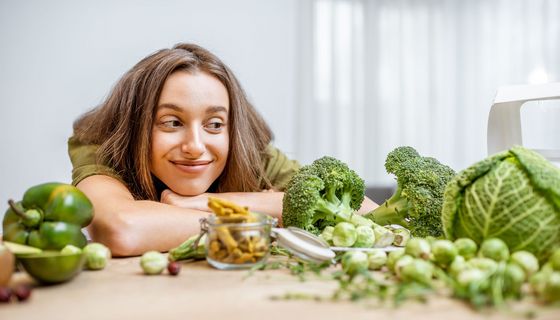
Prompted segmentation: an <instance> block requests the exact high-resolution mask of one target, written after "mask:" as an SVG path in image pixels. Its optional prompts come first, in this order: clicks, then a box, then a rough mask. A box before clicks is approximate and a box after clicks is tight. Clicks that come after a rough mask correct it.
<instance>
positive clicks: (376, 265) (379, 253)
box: [368, 249, 387, 270]
mask: <svg viewBox="0 0 560 320" xmlns="http://www.w3.org/2000/svg"><path fill="white" fill-rule="evenodd" d="M368 262H369V264H368V269H369V270H380V269H381V268H383V266H384V265H385V264H387V253H385V251H383V250H379V249H375V250H374V251H371V252H369V253H368Z"/></svg>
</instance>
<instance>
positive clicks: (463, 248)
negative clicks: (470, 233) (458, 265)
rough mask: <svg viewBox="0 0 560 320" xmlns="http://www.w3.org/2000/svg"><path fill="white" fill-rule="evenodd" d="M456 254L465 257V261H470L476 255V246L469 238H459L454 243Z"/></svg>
mask: <svg viewBox="0 0 560 320" xmlns="http://www.w3.org/2000/svg"><path fill="white" fill-rule="evenodd" d="M454 244H455V247H456V248H457V252H458V253H459V254H460V255H462V256H463V257H465V259H470V258H472V257H474V256H475V255H476V251H477V250H478V246H477V245H476V242H474V240H472V239H469V238H459V239H457V240H455V242H454Z"/></svg>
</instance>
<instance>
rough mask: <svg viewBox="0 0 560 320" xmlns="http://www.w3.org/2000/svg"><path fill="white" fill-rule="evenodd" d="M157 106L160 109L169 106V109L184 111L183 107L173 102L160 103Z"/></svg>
mask: <svg viewBox="0 0 560 320" xmlns="http://www.w3.org/2000/svg"><path fill="white" fill-rule="evenodd" d="M157 108H158V110H159V109H163V108H167V109H171V110H174V111H177V112H182V111H183V109H181V108H180V107H178V106H176V105H174V104H171V103H163V104H160V105H158V106H157Z"/></svg>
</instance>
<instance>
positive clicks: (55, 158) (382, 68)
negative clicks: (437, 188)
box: [0, 0, 560, 215]
mask: <svg viewBox="0 0 560 320" xmlns="http://www.w3.org/2000/svg"><path fill="white" fill-rule="evenodd" d="M178 42H194V43H197V44H199V45H202V46H203V47H206V48H207V49H209V50H210V51H212V52H214V53H215V54H216V55H218V56H219V57H220V58H221V59H222V60H223V61H224V62H225V63H226V64H227V65H229V66H230V68H231V69H232V70H233V71H234V72H235V74H236V75H237V77H238V78H239V79H240V81H241V83H242V85H243V87H244V89H245V91H246V92H247V94H248V96H249V98H250V99H251V101H252V102H253V103H254V105H255V106H256V107H257V109H258V110H259V111H260V112H261V113H262V115H263V116H264V117H265V119H266V120H267V121H268V123H269V124H270V126H271V127H272V129H273V130H274V132H275V135H276V138H275V143H276V145H277V146H278V147H279V148H280V149H282V150H283V151H284V152H285V153H287V154H288V155H289V156H290V157H291V158H293V159H297V160H299V161H300V162H301V163H302V164H307V163H310V162H311V161H313V160H314V159H316V158H318V157H320V156H323V155H332V156H335V157H338V158H340V159H341V160H343V161H345V162H347V163H348V164H349V165H350V166H351V167H352V168H354V169H355V170H356V171H357V172H358V173H359V174H360V175H361V176H362V177H364V179H365V180H366V183H367V185H368V186H370V189H369V194H370V196H372V197H373V198H374V199H376V200H378V201H381V200H382V199H383V198H384V197H385V196H386V195H388V193H390V192H391V188H393V186H394V181H393V178H392V177H391V176H389V175H387V174H386V173H385V170H384V167H383V164H384V160H385V156H386V154H387V153H388V152H389V151H391V150H392V149H393V148H394V147H396V146H400V145H410V146H413V147H415V148H416V149H417V150H418V151H419V152H420V153H421V154H424V155H430V156H433V157H436V158H438V159H439V160H440V161H441V162H444V163H446V164H448V165H450V166H451V167H453V168H454V169H456V170H461V169H463V168H465V167H467V166H468V165H470V164H472V163H474V162H475V161H478V160H480V159H482V158H484V157H485V156H486V155H487V151H486V150H487V149H486V135H487V120H488V113H489V110H490V107H491V105H492V101H493V98H494V95H495V94H496V90H497V88H498V87H500V86H503V85H509V84H529V83H533V84H537V83H548V82H558V81H560V79H559V78H560V1H557V0H501V1H500V0H470V1H460V0H369V1H368V0H361V1H360V0H268V1H259V0H236V1H229V0H207V1H187V0H182V1H179V0H168V1H146V0H144V1H141V0H135V1H133V0H119V1H109V0H97V1H76V0H51V1H41V0H0V48H1V50H0V119H2V126H1V127H0V143H1V146H2V149H3V151H2V157H0V174H1V179H2V183H0V201H5V200H7V199H8V198H15V199H20V198H21V196H22V194H23V192H24V191H25V190H26V189H27V188H28V187H30V186H32V185H34V184H38V183H42V182H46V181H62V182H70V179H71V164H70V161H69V159H68V156H67V149H66V148H67V147H66V141H67V139H68V137H69V136H70V135H71V134H72V122H73V121H74V120H75V119H76V118H77V117H78V116H79V115H81V114H82V113H84V112H86V111H87V110H90V109H91V108H93V107H95V106H96V105H98V104H99V103H100V102H101V101H102V100H103V99H104V97H105V96H106V95H107V94H108V92H109V90H110V89H111V87H112V85H113V84H114V83H115V82H116V81H117V80H118V79H119V78H120V76H121V75H122V74H123V73H124V72H125V71H127V70H128V69H129V68H131V67H132V66H133V65H134V64H135V63H136V62H138V61H139V60H140V59H141V58H143V57H145V56H146V55H148V54H150V53H152V52H154V51H156V50H158V49H161V48H167V47H171V46H173V45H174V44H175V43H178ZM559 106H560V104H559V103H558V101H549V102H542V103H541V102H537V103H534V105H533V106H532V107H530V108H526V107H524V108H523V109H522V124H523V134H524V144H529V146H530V147H535V148H538V147H542V146H541V145H542V144H549V145H553V146H552V147H554V148H557V149H560V139H558V137H560V134H559V133H558V129H557V123H560V112H559V110H560V108H558V107H559ZM554 144H555V145H554ZM2 214H3V210H1V212H0V215H2Z"/></svg>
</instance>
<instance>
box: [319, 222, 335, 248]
mask: <svg viewBox="0 0 560 320" xmlns="http://www.w3.org/2000/svg"><path fill="white" fill-rule="evenodd" d="M333 231H334V227H333V226H327V227H325V229H323V232H321V235H320V237H321V238H323V240H325V241H326V242H327V243H328V244H332V238H333Z"/></svg>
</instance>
